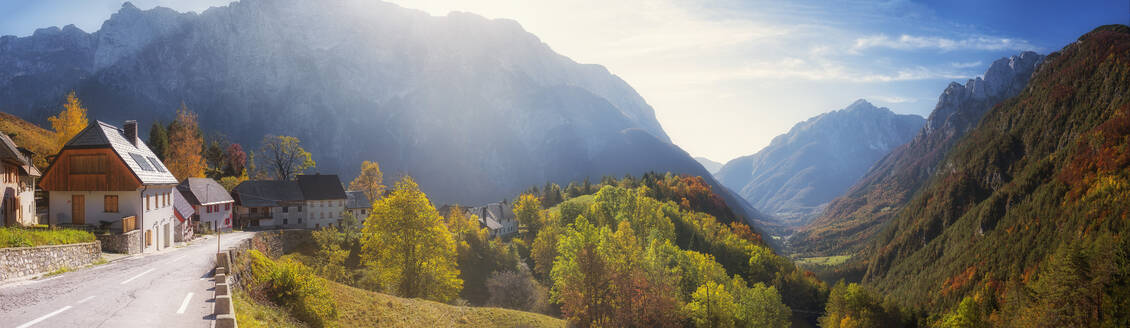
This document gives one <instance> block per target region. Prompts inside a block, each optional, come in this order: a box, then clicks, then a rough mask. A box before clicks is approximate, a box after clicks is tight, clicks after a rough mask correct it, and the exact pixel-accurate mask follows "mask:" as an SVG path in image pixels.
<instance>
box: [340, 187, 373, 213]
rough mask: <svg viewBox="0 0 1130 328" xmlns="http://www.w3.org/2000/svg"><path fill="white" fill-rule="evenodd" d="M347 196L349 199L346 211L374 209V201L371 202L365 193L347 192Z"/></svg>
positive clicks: (346, 203) (346, 202)
mask: <svg viewBox="0 0 1130 328" xmlns="http://www.w3.org/2000/svg"><path fill="white" fill-rule="evenodd" d="M345 196H346V197H348V198H347V199H346V201H345V208H346V209H355V208H370V207H373V201H371V200H369V196H367V195H365V192H364V191H346V192H345Z"/></svg>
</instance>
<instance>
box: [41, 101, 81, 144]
mask: <svg viewBox="0 0 1130 328" xmlns="http://www.w3.org/2000/svg"><path fill="white" fill-rule="evenodd" d="M47 121H48V122H50V123H51V128H52V129H54V130H55V151H56V152H58V151H59V150H60V149H63V145H66V144H67V141H70V140H71V138H74V137H75V135H77V134H78V133H79V132H82V129H85V128H86V126H87V124H89V122H88V120H87V118H86V108H84V107H82V102H81V101H79V100H78V97H76V96H75V92H74V91H71V93H68V94H67V101H66V102H65V103H63V111H62V112H59V115H56V116H52V117H48V118H47Z"/></svg>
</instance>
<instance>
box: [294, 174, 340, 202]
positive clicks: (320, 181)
mask: <svg viewBox="0 0 1130 328" xmlns="http://www.w3.org/2000/svg"><path fill="white" fill-rule="evenodd" d="M298 187H299V188H300V189H302V197H303V199H306V200H327V199H346V196H345V188H342V187H341V180H340V179H338V178H337V175H336V174H305V175H299V176H298Z"/></svg>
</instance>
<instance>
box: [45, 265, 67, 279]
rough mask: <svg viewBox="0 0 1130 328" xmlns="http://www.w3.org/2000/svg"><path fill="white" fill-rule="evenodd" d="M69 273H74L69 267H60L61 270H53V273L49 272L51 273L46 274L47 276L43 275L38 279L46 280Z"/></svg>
mask: <svg viewBox="0 0 1130 328" xmlns="http://www.w3.org/2000/svg"><path fill="white" fill-rule="evenodd" d="M71 271H74V270H73V269H71V267H68V266H64V267H62V268H58V269H55V271H51V272H48V273H47V274H44V275H43V276H42V277H40V278H47V277H52V276H57V275H61V274H64V273H67V272H71Z"/></svg>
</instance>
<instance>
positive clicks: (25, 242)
mask: <svg viewBox="0 0 1130 328" xmlns="http://www.w3.org/2000/svg"><path fill="white" fill-rule="evenodd" d="M94 239H95V238H94V234H92V233H89V232H86V231H82V230H74V229H50V230H44V229H23V228H0V248H8V247H36V246H46V245H66V244H77V243H87V242H92V241H94Z"/></svg>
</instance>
